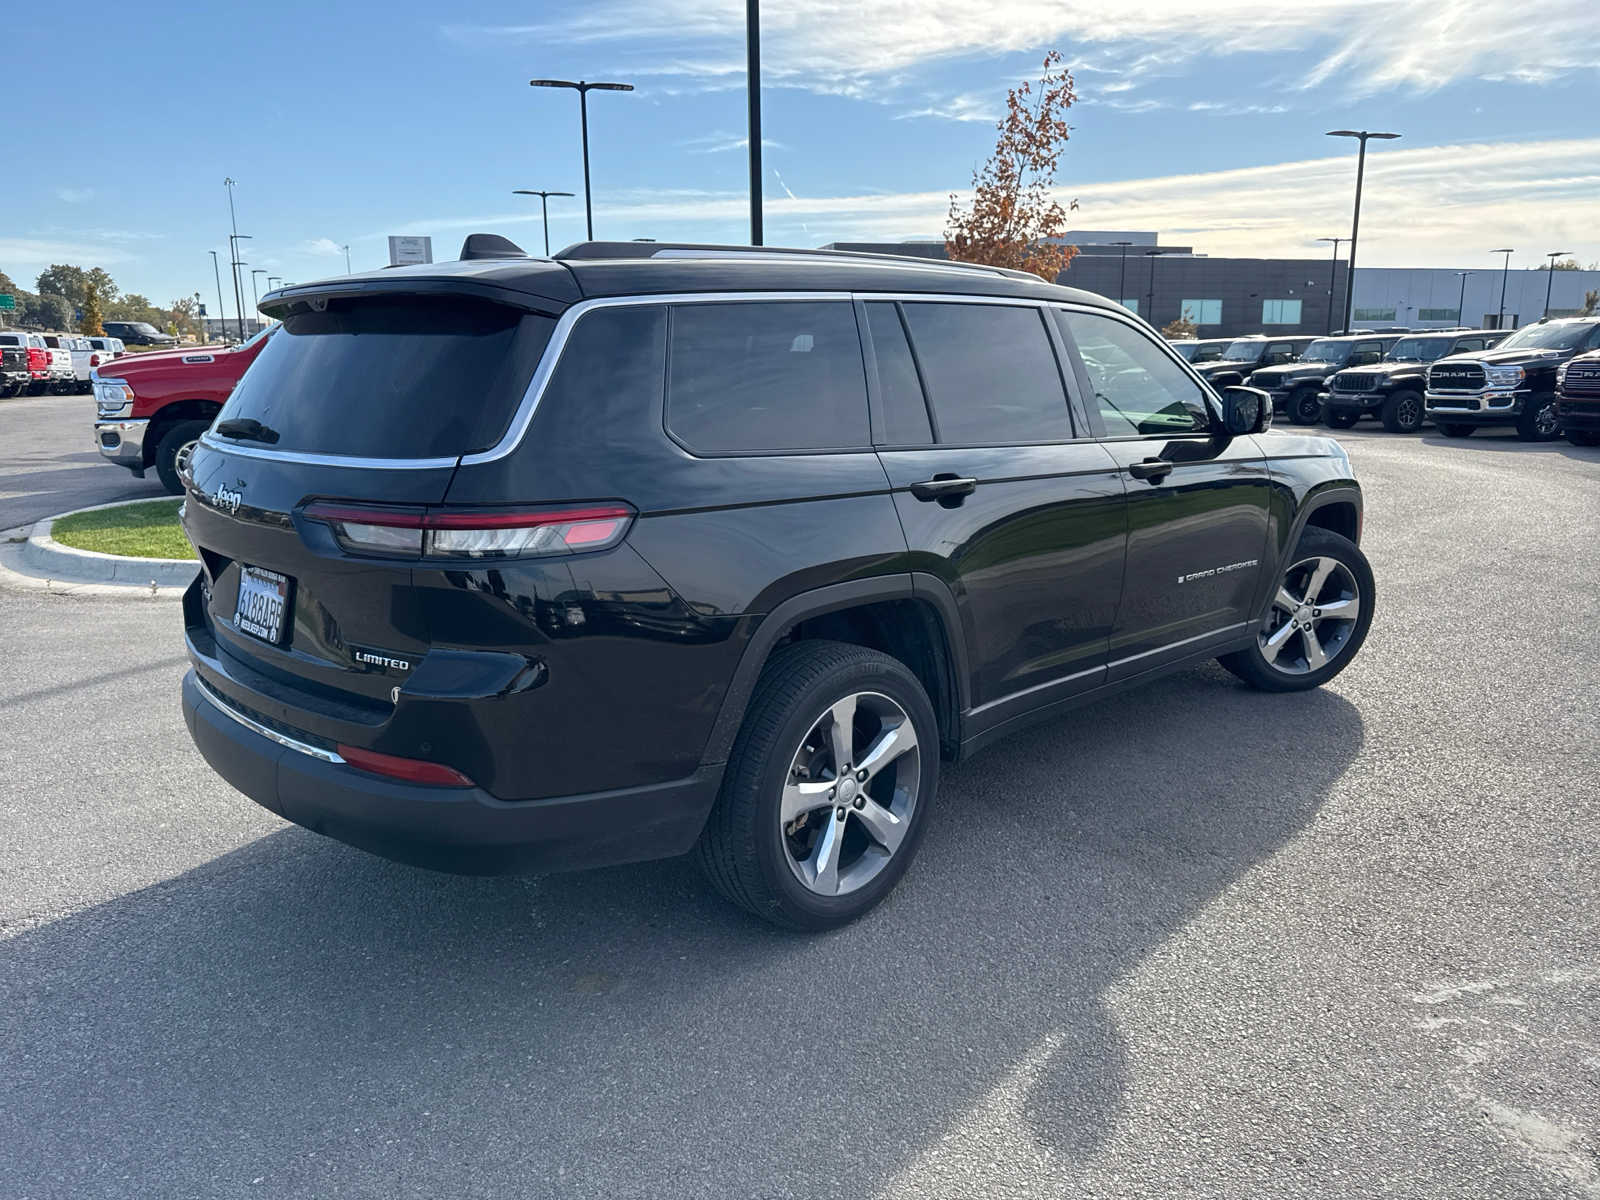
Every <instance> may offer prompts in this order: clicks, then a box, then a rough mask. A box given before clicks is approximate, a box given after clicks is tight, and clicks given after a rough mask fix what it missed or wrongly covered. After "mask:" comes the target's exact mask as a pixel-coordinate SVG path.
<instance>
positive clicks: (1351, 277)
mask: <svg viewBox="0 0 1600 1200" xmlns="http://www.w3.org/2000/svg"><path fill="white" fill-rule="evenodd" d="M1328 136H1329V137H1352V138H1357V139H1359V140H1360V142H1361V152H1360V154H1359V155H1357V157H1356V209H1355V215H1354V216H1353V217H1352V218H1351V220H1350V261H1349V262H1348V263H1346V264H1345V268H1344V272H1345V274H1344V327H1345V328H1346V329H1349V328H1350V319H1351V317H1352V315H1353V310H1352V309H1351V307H1350V302H1351V298H1352V297H1353V296H1354V294H1355V286H1356V235H1357V234H1358V233H1360V232H1361V179H1362V176H1363V175H1365V174H1366V170H1367V139H1368V138H1378V139H1380V140H1381V141H1386V142H1388V141H1393V140H1394V139H1395V138H1397V137H1399V136H1400V135H1399V134H1398V133H1371V132H1368V131H1367V130H1365V129H1330V130H1328ZM1335 253H1337V247H1336V248H1335Z"/></svg>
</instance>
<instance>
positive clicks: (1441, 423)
mask: <svg viewBox="0 0 1600 1200" xmlns="http://www.w3.org/2000/svg"><path fill="white" fill-rule="evenodd" d="M1595 349H1600V317H1567V318H1564V319H1562V320H1556V321H1539V322H1538V323H1536V324H1533V325H1524V326H1523V327H1522V328H1521V329H1519V330H1517V331H1516V332H1515V333H1512V334H1510V335H1508V336H1507V337H1506V339H1505V340H1504V341H1503V342H1501V343H1500V344H1499V345H1497V346H1496V347H1495V348H1494V349H1493V350H1485V351H1483V352H1482V353H1478V354H1457V355H1452V356H1451V357H1449V358H1441V359H1439V361H1438V362H1436V363H1434V364H1433V365H1432V366H1430V367H1429V368H1428V390H1427V393H1426V403H1427V410H1428V415H1429V416H1430V417H1432V418H1433V423H1434V424H1435V425H1436V426H1438V429H1439V432H1440V433H1442V434H1444V435H1445V437H1453V438H1464V437H1470V436H1471V435H1472V431H1473V430H1474V429H1477V428H1478V426H1480V425H1514V426H1516V430H1517V436H1518V437H1519V438H1521V439H1522V440H1523V441H1525V442H1548V441H1551V440H1553V439H1555V438H1558V437H1560V436H1561V427H1560V423H1559V418H1558V417H1557V414H1556V370H1557V369H1558V368H1559V367H1560V366H1561V364H1562V363H1564V362H1566V361H1567V360H1568V359H1570V358H1573V357H1575V356H1576V355H1579V354H1582V353H1583V352H1584V351H1585V350H1595Z"/></svg>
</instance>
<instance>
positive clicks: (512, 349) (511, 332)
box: [216, 297, 555, 458]
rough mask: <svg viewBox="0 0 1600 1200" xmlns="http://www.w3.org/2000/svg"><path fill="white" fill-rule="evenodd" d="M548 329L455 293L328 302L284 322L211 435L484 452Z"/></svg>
mask: <svg viewBox="0 0 1600 1200" xmlns="http://www.w3.org/2000/svg"><path fill="white" fill-rule="evenodd" d="M554 327H555V321H554V319H553V318H551V317H546V316H541V315H538V314H535V313H525V312H522V311H521V310H519V309H514V308H508V307H506V306H504V305H499V304H489V303H486V302H483V301H478V300H464V299H460V298H457V297H450V298H438V299H418V298H415V297H394V298H390V297H384V298H377V299H361V300H358V301H334V302H332V303H330V304H329V305H328V308H327V310H326V311H325V312H305V313H298V314H295V315H293V316H290V317H288V318H286V319H285V320H284V322H283V327H282V328H281V329H280V330H279V331H278V332H277V333H275V334H274V335H273V336H272V337H271V338H270V339H268V341H267V344H266V345H265V346H263V347H262V348H261V352H260V354H258V355H257V356H256V360H255V362H253V363H251V364H250V369H249V370H248V371H246V372H245V374H244V378H243V379H241V380H240V381H239V385H238V387H236V388H235V389H234V392H233V395H232V396H231V397H229V399H228V403H227V404H226V405H225V406H224V407H223V410H222V412H221V414H220V415H219V416H218V418H217V425H216V428H217V429H218V431H219V435H220V429H221V427H222V426H223V425H224V423H225V422H228V421H240V422H245V421H255V422H259V423H260V426H261V428H260V429H259V430H258V429H253V428H252V429H249V430H248V432H247V433H240V434H236V435H234V437H233V438H231V439H228V438H224V440H236V441H239V442H241V443H242V444H246V445H259V444H263V443H265V444H266V445H270V447H271V448H272V449H274V450H293V451H300V452H306V453H312V454H338V455H347V456H354V457H360V458H445V457H451V456H454V455H458V454H469V453H471V452H473V451H475V450H486V449H488V448H489V447H490V446H493V445H494V444H495V443H496V442H497V441H499V440H500V436H501V434H503V433H504V432H505V430H506V426H507V425H508V424H509V423H510V421H511V417H512V415H513V414H514V413H515V412H516V410H517V405H518V403H519V402H520V401H521V399H522V395H523V392H524V391H525V390H526V388H527V385H528V380H529V379H530V378H531V377H532V375H533V370H534V367H535V366H536V365H537V364H538V361H539V356H540V354H542V353H543V351H544V348H545V345H546V343H547V342H548V341H549V340H550V332H551V330H552V329H553V328H554ZM273 433H276V434H277V438H276V439H275V440H274V439H273V438H272V437H271V436H270V435H271V434H273Z"/></svg>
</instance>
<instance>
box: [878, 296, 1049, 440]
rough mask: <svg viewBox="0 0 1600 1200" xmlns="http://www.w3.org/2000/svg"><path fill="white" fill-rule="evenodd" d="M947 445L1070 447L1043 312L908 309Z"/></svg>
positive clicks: (986, 307) (998, 307)
mask: <svg viewBox="0 0 1600 1200" xmlns="http://www.w3.org/2000/svg"><path fill="white" fill-rule="evenodd" d="M905 314H906V323H907V324H908V325H909V326H910V329H911V340H912V343H913V344H914V345H915V347H916V351H917V361H918V362H919V363H920V364H921V365H922V377H923V380H924V381H925V382H926V383H927V385H928V395H929V399H930V400H932V402H933V415H934V420H935V421H936V422H937V423H938V428H939V440H940V441H941V442H954V443H957V444H960V443H968V442H970V443H989V444H994V443H1001V442H1048V441H1066V440H1068V439H1070V438H1071V437H1072V422H1071V420H1070V419H1069V418H1068V416H1067V393H1066V390H1065V389H1064V388H1063V387H1062V384H1061V372H1060V369H1059V368H1058V367H1057V366H1056V356H1055V351H1054V349H1052V347H1051V345H1050V335H1049V333H1048V332H1046V330H1045V327H1044V319H1043V316H1042V315H1041V313H1040V312H1039V310H1038V309H1037V308H1016V307H1012V306H1010V305H1004V304H930V303H923V302H920V301H919V302H914V303H908V304H906V305H905Z"/></svg>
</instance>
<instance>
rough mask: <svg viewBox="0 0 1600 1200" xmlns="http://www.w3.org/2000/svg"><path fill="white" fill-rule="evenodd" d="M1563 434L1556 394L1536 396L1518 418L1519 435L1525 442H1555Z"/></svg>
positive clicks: (1525, 406) (1524, 407)
mask: <svg viewBox="0 0 1600 1200" xmlns="http://www.w3.org/2000/svg"><path fill="white" fill-rule="evenodd" d="M1560 436H1561V422H1560V420H1559V419H1558V418H1557V417H1556V398H1555V397H1554V396H1534V397H1533V398H1532V399H1530V400H1529V401H1528V403H1527V404H1526V405H1524V406H1523V409H1522V415H1521V416H1520V417H1518V418H1517V437H1519V438H1521V439H1522V440H1523V441H1525V442H1553V441H1555V440H1556V439H1557V438H1558V437H1560Z"/></svg>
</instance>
